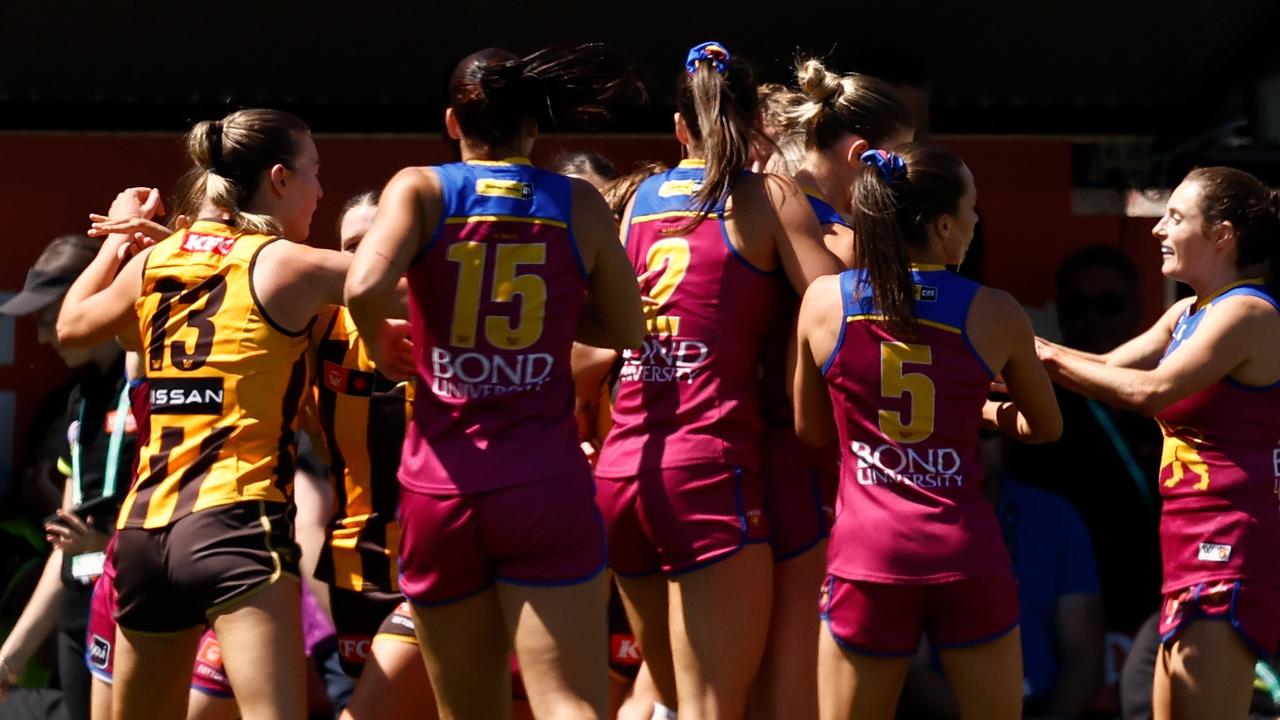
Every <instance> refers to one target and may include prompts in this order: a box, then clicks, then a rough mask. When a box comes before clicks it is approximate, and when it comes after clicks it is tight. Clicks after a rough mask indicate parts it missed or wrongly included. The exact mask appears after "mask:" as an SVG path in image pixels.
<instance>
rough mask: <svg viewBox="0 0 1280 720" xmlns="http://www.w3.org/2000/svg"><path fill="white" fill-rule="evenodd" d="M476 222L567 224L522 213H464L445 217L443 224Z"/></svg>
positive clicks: (554, 225) (552, 225) (559, 226)
mask: <svg viewBox="0 0 1280 720" xmlns="http://www.w3.org/2000/svg"><path fill="white" fill-rule="evenodd" d="M476 222H518V223H529V224H530V225H550V226H551V227H558V228H567V227H569V224H568V223H566V222H564V221H562V220H552V219H551V218H540V217H524V216H522V215H464V216H459V217H451V218H445V221H444V224H445V225H466V224H467V223H476Z"/></svg>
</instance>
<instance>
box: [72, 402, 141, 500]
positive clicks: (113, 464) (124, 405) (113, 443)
mask: <svg viewBox="0 0 1280 720" xmlns="http://www.w3.org/2000/svg"><path fill="white" fill-rule="evenodd" d="M128 414H129V383H127V382H126V383H125V384H124V388H123V389H122V390H121V391H120V399H119V400H118V401H117V402H116V415H115V418H116V425H115V427H113V428H111V440H110V442H108V443H107V466H106V467H105V468H103V471H102V496H103V497H112V496H114V495H115V494H116V475H117V473H118V472H119V470H120V446H121V445H123V444H124V426H125V423H126V420H127V417H126V416H127V415H128ZM83 429H84V398H81V399H80V412H79V416H78V420H77V425H76V440H75V442H73V443H71V504H72V506H73V507H75V506H78V505H80V503H82V502H84V487H83V478H82V475H81V474H80V433H81V432H82V431H83Z"/></svg>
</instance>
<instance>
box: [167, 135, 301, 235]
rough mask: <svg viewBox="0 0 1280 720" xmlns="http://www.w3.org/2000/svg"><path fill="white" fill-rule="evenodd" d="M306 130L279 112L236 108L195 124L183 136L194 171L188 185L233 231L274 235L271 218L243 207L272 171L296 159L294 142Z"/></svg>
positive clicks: (276, 226) (277, 228) (275, 226)
mask: <svg viewBox="0 0 1280 720" xmlns="http://www.w3.org/2000/svg"><path fill="white" fill-rule="evenodd" d="M309 132H311V130H310V128H308V127H307V125H306V123H304V122H302V120H301V119H299V118H298V117H297V116H295V115H291V114H289V113H286V112H281V111H279V110H237V111H236V112H233V113H231V114H230V115H228V116H226V117H224V118H222V119H221V120H204V121H201V122H198V123H196V124H195V125H194V126H193V127H192V128H191V130H190V131H189V132H188V133H187V138H186V142H187V155H188V156H189V157H190V158H191V161H192V162H193V163H194V165H195V169H196V172H197V176H195V177H193V178H192V179H191V183H192V185H193V186H194V187H197V188H198V187H200V186H201V185H203V187H204V199H205V200H206V201H208V202H209V203H210V204H211V205H213V206H214V207H216V208H218V209H219V210H222V211H224V212H227V213H230V214H231V216H232V218H233V220H234V223H235V226H236V228H237V229H239V230H241V231H243V232H251V233H263V234H274V233H279V232H280V225H279V223H278V222H277V221H276V219H275V218H274V217H272V216H270V215H264V214H260V213H251V212H248V211H246V210H245V209H244V208H245V207H246V206H247V205H249V204H250V203H252V202H253V198H254V196H255V195H256V194H257V192H258V188H259V187H261V185H262V180H263V178H265V177H266V174H267V173H268V172H270V170H271V168H272V167H274V166H275V165H284V166H285V167H290V166H291V164H292V163H293V161H294V159H295V158H296V157H297V155H298V151H299V147H298V138H299V137H300V136H302V135H304V134H306V133H309Z"/></svg>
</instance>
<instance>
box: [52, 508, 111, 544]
mask: <svg viewBox="0 0 1280 720" xmlns="http://www.w3.org/2000/svg"><path fill="white" fill-rule="evenodd" d="M58 517H60V518H62V523H49V524H46V525H45V526H44V532H45V535H44V539H45V540H47V541H48V542H49V544H50V545H53V546H54V547H56V548H58V549H59V550H61V551H62V553H63V555H66V556H71V555H79V554H81V553H88V552H98V551H100V550H105V549H106V547H107V541H108V540H109V539H110V538H109V537H108V536H107V535H105V534H103V533H100V532H98V531H97V530H95V529H94V528H93V518H89V520H88V522H85V521H84V520H81V519H80V517H79V516H78V515H76V514H75V513H73V512H67V511H66V510H63V509H62V508H58ZM64 523H65V524H64Z"/></svg>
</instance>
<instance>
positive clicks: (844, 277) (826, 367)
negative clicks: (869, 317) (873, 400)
mask: <svg viewBox="0 0 1280 720" xmlns="http://www.w3.org/2000/svg"><path fill="white" fill-rule="evenodd" d="M860 273H861V271H859V270H845V271H844V272H842V273H840V276H839V277H840V334H838V335H836V344H835V347H833V348H831V354H830V355H829V356H827V359H826V362H824V363H822V374H823V375H824V376H825V375H826V374H827V372H828V371H830V370H831V366H832V364H834V363H835V361H836V356H837V355H839V354H840V348H841V346H843V345H844V331H845V328H847V327H849V317H850V316H851V315H853V314H854V313H853V293H854V290H855V287H854V276H855V275H858V274H860Z"/></svg>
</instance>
